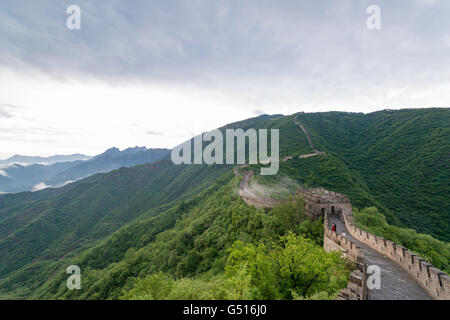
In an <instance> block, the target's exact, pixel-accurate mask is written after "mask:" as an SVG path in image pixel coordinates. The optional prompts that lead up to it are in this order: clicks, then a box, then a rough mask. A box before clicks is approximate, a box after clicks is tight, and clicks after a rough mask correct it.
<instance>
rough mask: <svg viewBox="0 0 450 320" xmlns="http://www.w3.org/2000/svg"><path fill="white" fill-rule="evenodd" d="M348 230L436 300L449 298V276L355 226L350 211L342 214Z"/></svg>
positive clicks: (402, 248) (399, 247) (392, 243)
mask: <svg viewBox="0 0 450 320" xmlns="http://www.w3.org/2000/svg"><path fill="white" fill-rule="evenodd" d="M342 219H343V221H344V223H345V225H346V227H347V230H348V232H349V233H350V234H351V235H352V236H353V237H354V238H355V239H357V240H359V241H361V242H362V243H364V244H366V245H367V246H369V247H371V248H372V249H374V250H376V251H377V252H379V253H381V254H383V255H384V256H386V257H388V258H390V259H391V260H393V261H395V262H396V263H397V264H398V265H400V267H402V269H403V270H405V271H406V272H407V273H409V274H410V275H411V277H412V278H413V279H415V280H416V282H417V283H419V284H420V285H421V286H422V288H424V289H425V290H426V291H427V292H428V294H429V295H430V296H431V297H432V298H434V299H438V300H450V277H449V276H448V275H446V274H445V273H444V272H442V271H441V270H439V269H437V268H435V267H434V266H433V265H431V264H430V263H428V262H426V261H425V260H423V259H421V258H420V257H418V256H417V255H415V254H414V253H412V252H410V251H408V249H406V248H404V247H402V246H400V245H398V244H396V243H395V242H392V241H390V240H387V239H385V238H382V237H378V236H375V235H373V234H370V233H368V232H367V231H363V230H361V229H359V228H357V227H356V226H355V225H354V222H353V215H352V214H351V212H345V213H344V214H342Z"/></svg>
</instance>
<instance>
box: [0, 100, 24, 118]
mask: <svg viewBox="0 0 450 320" xmlns="http://www.w3.org/2000/svg"><path fill="white" fill-rule="evenodd" d="M22 108H23V107H20V106H15V105H13V104H7V103H0V118H14V117H15V114H14V113H15V111H16V110H17V109H22Z"/></svg>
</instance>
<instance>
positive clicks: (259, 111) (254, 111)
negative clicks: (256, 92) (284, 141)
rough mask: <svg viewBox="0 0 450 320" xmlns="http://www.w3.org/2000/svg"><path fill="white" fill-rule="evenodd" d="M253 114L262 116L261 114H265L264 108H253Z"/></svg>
mask: <svg viewBox="0 0 450 320" xmlns="http://www.w3.org/2000/svg"><path fill="white" fill-rule="evenodd" d="M253 114H254V115H256V116H261V115H263V114H265V112H264V111H262V110H253Z"/></svg>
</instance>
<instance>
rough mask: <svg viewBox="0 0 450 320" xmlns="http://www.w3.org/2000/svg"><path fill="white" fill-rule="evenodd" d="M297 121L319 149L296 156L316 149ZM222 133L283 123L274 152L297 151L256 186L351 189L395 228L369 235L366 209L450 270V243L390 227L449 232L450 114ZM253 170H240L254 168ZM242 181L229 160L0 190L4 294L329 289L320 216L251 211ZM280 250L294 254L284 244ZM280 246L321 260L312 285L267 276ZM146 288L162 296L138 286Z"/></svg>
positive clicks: (307, 293)
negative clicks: (73, 281)
mask: <svg viewBox="0 0 450 320" xmlns="http://www.w3.org/2000/svg"><path fill="white" fill-rule="evenodd" d="M295 118H297V121H298V122H299V123H301V124H302V125H304V126H305V127H306V128H307V129H308V132H309V134H310V136H311V138H312V140H313V141H314V145H315V147H316V148H317V149H318V150H320V151H323V152H325V154H324V155H318V156H314V157H310V158H306V159H299V158H298V155H300V154H306V153H311V148H310V146H309V144H308V141H307V139H306V136H305V135H304V134H303V132H302V131H301V130H300V129H299V127H298V126H297V125H295V124H294V122H293V120H294V119H295ZM225 128H244V129H245V128H256V129H258V128H265V129H270V128H278V129H280V152H281V155H280V156H281V158H283V157H285V156H293V158H292V159H290V160H287V161H282V162H281V163H280V171H279V174H278V175H276V176H265V177H258V176H256V178H255V182H256V183H259V184H261V185H262V186H272V187H273V186H278V185H279V183H282V181H283V179H285V178H288V179H290V180H292V181H294V183H296V184H298V185H299V186H305V187H318V186H322V187H324V188H326V189H330V190H334V191H337V192H341V193H345V194H348V195H349V196H350V198H351V201H352V205H353V206H354V207H355V208H359V209H363V208H367V207H376V208H378V209H377V211H376V213H374V217H377V219H378V220H377V221H381V220H379V219H380V218H379V215H381V216H382V217H383V216H385V217H386V218H387V222H389V223H390V224H392V225H395V226H396V227H391V226H388V225H387V223H386V221H385V222H384V224H382V227H380V228H378V229H377V228H376V226H374V225H373V224H372V225H371V224H370V221H371V220H370V219H367V217H366V216H364V214H365V215H367V214H368V212H372V211H367V210H366V211H364V210H362V213H363V214H362V215H360V217H361V219H360V220H359V221H360V226H361V227H365V228H367V229H369V230H371V231H372V232H374V233H377V234H380V233H382V234H381V235H384V236H386V237H387V238H395V237H397V238H398V239H400V240H401V241H403V242H405V243H408V244H409V245H410V246H413V247H412V248H410V249H411V250H415V251H416V252H420V253H422V254H423V255H425V258H428V259H429V261H433V263H435V264H436V265H437V266H438V267H441V268H442V269H446V268H447V267H448V261H445V260H447V257H448V243H444V242H440V241H438V240H436V239H432V238H431V237H429V236H426V237H427V238H426V239H425V238H423V237H422V235H417V234H415V233H408V232H409V231H408V232H407V233H405V232H404V231H402V230H403V229H400V228H399V227H408V228H412V229H415V230H417V231H419V232H423V233H428V234H431V235H433V236H435V237H436V238H438V239H441V240H445V241H448V240H449V239H450V236H449V234H448V230H449V228H450V217H449V215H448V212H450V208H449V203H450V190H449V185H450V183H449V182H450V177H449V172H450V170H449V163H450V161H449V160H450V109H417V110H403V111H380V112H376V113H372V114H367V115H364V114H359V113H358V114H355V113H342V112H329V113H312V114H305V113H300V114H295V115H291V116H281V115H277V116H261V117H257V118H252V119H248V120H245V121H242V122H239V123H234V124H230V125H228V126H225V127H223V128H222V129H225ZM257 167H258V166H257V165H255V166H250V167H249V169H252V168H253V169H255V172H259V170H258V168H257ZM239 181H240V177H235V176H234V173H233V166H225V165H214V166H206V165H182V166H175V165H173V164H172V163H171V162H170V160H162V161H159V162H156V163H154V164H149V165H141V166H136V167H132V168H122V169H119V170H114V171H112V172H110V173H107V174H98V175H95V176H92V177H89V178H87V179H84V180H81V181H78V182H77V183H74V184H70V185H67V186H65V187H64V188H61V189H54V190H43V191H41V192H36V193H21V194H11V195H4V196H1V197H0V297H2V298H16V297H23V298H55V297H58V298H101V299H107V298H115V299H116V298H158V297H159V298H241V297H243V298H261V299H264V298H274V299H278V298H280V299H281V298H283V299H291V298H314V297H316V298H317V297H321V298H332V297H334V296H335V295H336V294H337V291H338V289H339V288H341V287H345V285H346V281H347V278H348V272H349V269H348V266H346V263H345V262H344V261H342V260H340V259H339V258H337V257H335V256H333V255H325V254H324V252H323V250H322V249H321V241H322V232H323V230H322V224H321V223H320V221H318V222H311V221H309V220H307V219H305V218H304V216H303V214H302V211H301V209H299V208H300V207H301V206H300V205H297V206H296V205H295V204H290V205H281V206H279V207H276V208H274V209H266V210H262V209H255V208H253V207H249V206H247V205H245V204H244V203H243V201H242V200H241V199H240V198H239V197H238V196H237V193H236V190H237V188H238V184H239ZM358 212H359V211H358ZM357 217H358V216H357ZM364 217H366V218H364ZM364 219H365V220H364ZM400 233H402V234H401V236H399V234H400ZM281 236H283V238H282V239H280V237H281ZM397 238H396V239H397ZM419 238H420V239H419ZM416 240H422V241H416ZM401 241H399V242H401ZM259 245H264V246H261V247H259ZM405 245H406V244H405ZM420 246H422V248H421V247H420ZM289 248H291V249H292V248H295V250H294V249H292V250H291V251H289V250H288V251H286V252H284V251H282V250H287V249H289ZM308 248H309V249H308ZM436 248H441V251H442V252H441V253H439V250H438V249H436ZM280 250H281V251H282V252H283V254H294V253H293V252H294V251H295V252H302V250H309V251H311V252H314V255H312V257H315V260H317V261H322V263H321V265H323V266H326V268H324V269H320V268H319V267H318V266H317V265H315V264H314V259H313V261H305V263H309V264H308V266H307V268H312V269H314V270H316V272H317V274H318V276H317V279H319V280H318V281H317V282H316V283H315V284H314V285H312V286H310V287H308V288H305V287H304V284H302V283H300V282H289V281H287V280H286V279H284V278H276V277H275V276H274V275H276V274H279V270H277V268H278V267H279V266H278V267H277V266H276V265H274V264H273V263H272V262H271V261H273V260H274V257H276V256H277V255H279V254H280ZM246 255H250V256H254V257H255V259H257V260H258V261H259V262H258V266H257V267H255V265H254V264H252V263H251V261H248V260H245V259H244V258H243V257H244V256H246ZM427 255H428V256H427ZM234 257H236V258H234ZM239 257H240V258H239ZM435 261H436V262H435ZM70 264H77V265H79V266H80V267H81V269H82V273H83V289H82V290H80V291H68V290H67V289H66V287H65V279H67V274H65V268H66V267H67V266H68V265H70ZM260 267H261V268H262V267H264V268H266V269H265V270H266V272H265V273H264V274H265V275H266V276H264V277H263V276H262V275H261V274H259V271H258V270H259V269H258V268H260ZM159 272H163V273H159ZM152 274H153V276H151V275H152ZM297 275H298V276H300V274H297ZM147 276H149V277H147ZM290 276H291V275H286V277H287V278H289V277H290ZM271 277H272V278H271ZM274 277H275V278H274ZM302 277H306V275H303V276H301V278H302ZM294 278H295V277H294ZM239 280H242V281H244V282H243V283H240V282H239ZM161 283H169V284H170V285H168V286H163V285H162V284H161ZM153 284H155V285H154V286H153ZM152 286H153V287H157V288H159V289H158V290H159V291H158V290H157V291H158V292H150V291H148V290H147V289H146V288H148V287H152ZM193 288H196V289H195V290H194V289H193ZM161 292H162V293H161ZM196 292H197V293H198V292H204V293H205V295H204V296H198V295H196Z"/></svg>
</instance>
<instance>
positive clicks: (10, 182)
mask: <svg viewBox="0 0 450 320" xmlns="http://www.w3.org/2000/svg"><path fill="white" fill-rule="evenodd" d="M169 153H170V150H168V149H147V148H145V147H135V148H128V149H125V150H123V151H120V150H119V149H117V148H111V149H108V150H106V151H105V152H104V153H102V154H99V155H97V156H95V157H92V158H91V157H89V156H85V155H81V154H76V155H69V156H59V155H58V156H52V157H48V158H44V157H29V156H20V155H15V156H13V157H11V158H9V159H6V160H2V161H0V163H2V164H0V193H10V192H22V191H37V190H41V189H45V188H47V187H61V186H63V185H65V184H67V183H70V182H74V181H76V180H79V179H81V178H85V177H88V176H90V175H93V174H96V173H99V172H108V171H111V170H114V169H118V168H120V167H130V166H134V165H138V164H144V163H150V162H154V161H157V160H160V159H162V158H164V157H166V156H168V155H169Z"/></svg>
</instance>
